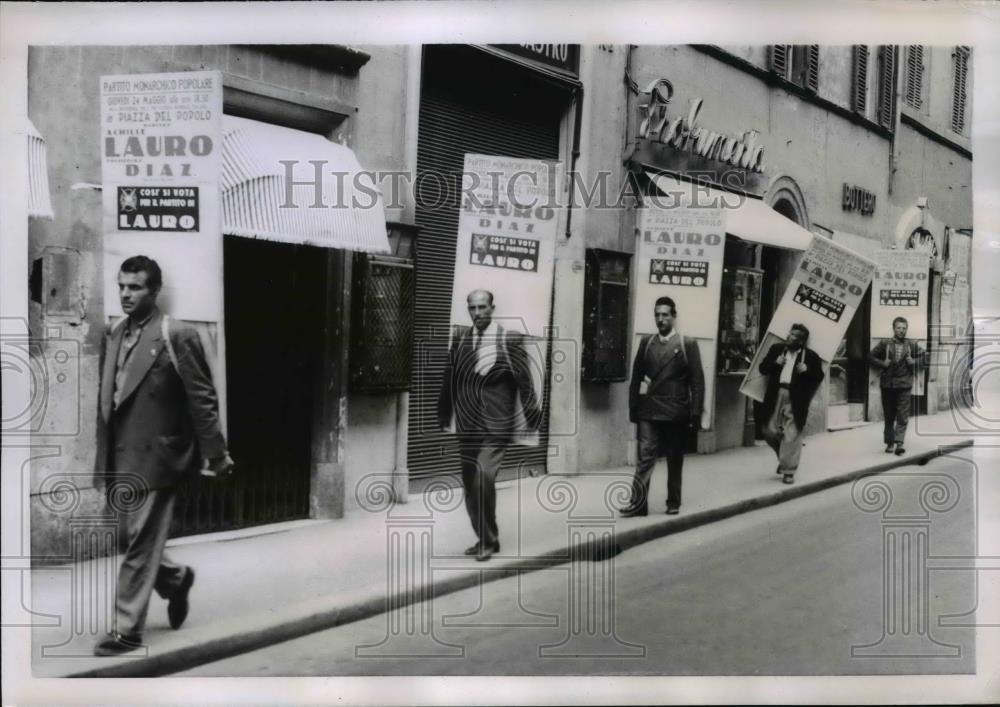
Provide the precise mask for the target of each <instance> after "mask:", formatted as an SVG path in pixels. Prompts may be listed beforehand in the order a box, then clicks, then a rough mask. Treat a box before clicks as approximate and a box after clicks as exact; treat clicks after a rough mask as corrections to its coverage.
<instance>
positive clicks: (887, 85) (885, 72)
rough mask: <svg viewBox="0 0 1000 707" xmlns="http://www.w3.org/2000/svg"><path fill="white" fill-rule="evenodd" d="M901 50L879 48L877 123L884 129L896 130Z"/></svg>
mask: <svg viewBox="0 0 1000 707" xmlns="http://www.w3.org/2000/svg"><path fill="white" fill-rule="evenodd" d="M898 56H899V48H898V47H896V46H893V45H885V46H881V47H879V48H878V60H877V62H876V64H877V66H876V72H877V76H878V95H877V104H876V108H875V121H876V122H877V123H878V124H879V125H881V126H882V127H883V128H888V129H889V130H895V128H896V64H897V57H898Z"/></svg>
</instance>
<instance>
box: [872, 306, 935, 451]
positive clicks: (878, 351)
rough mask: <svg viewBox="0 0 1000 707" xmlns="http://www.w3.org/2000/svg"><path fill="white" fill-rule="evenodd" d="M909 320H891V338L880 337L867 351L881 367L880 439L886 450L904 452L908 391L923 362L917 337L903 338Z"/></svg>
mask: <svg viewBox="0 0 1000 707" xmlns="http://www.w3.org/2000/svg"><path fill="white" fill-rule="evenodd" d="M908 328H909V323H908V322H907V321H906V318H905V317H896V318H895V319H893V320H892V332H893V334H894V336H893V337H892V338H891V339H883V340H882V341H880V342H878V344H876V345H875V348H874V349H872V350H871V352H870V353H869V354H868V362H869V363H870V364H871V365H872V366H874V367H875V368H877V369H878V370H880V371H882V373H881V376H880V380H879V384H880V387H881V389H882V412H883V413H884V415H885V428H884V430H883V432H882V439H883V441H884V442H885V451H886V452H887V453H889V452H892V451H893V444H895V447H896V449H895V451H896V454H897V455H902V454H905V453H906V450H905V449H904V448H903V440H904V438H905V437H906V425H907V423H908V422H909V421H910V391H911V389H912V388H913V376H914V371H915V369H916V367H917V365H918V362H922V361H923V358H924V355H925V354H924V351H923V350H922V349H921V348H920V345H919V344H917V342H916V341H912V340H910V339H907V338H906V331H907V329H908Z"/></svg>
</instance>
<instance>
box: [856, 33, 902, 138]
mask: <svg viewBox="0 0 1000 707" xmlns="http://www.w3.org/2000/svg"><path fill="white" fill-rule="evenodd" d="M851 70H852V76H851V80H852V84H851V110H853V111H854V112H855V113H860V114H861V115H863V116H865V117H866V118H868V119H869V120H874V121H875V122H876V123H878V124H879V125H881V126H882V127H883V128H888V129H889V130H893V129H894V128H895V123H896V98H895V90H896V47H893V46H883V47H876V48H875V50H874V52H873V51H872V48H871V47H869V46H868V45H867V44H855V45H854V46H853V47H852V61H851Z"/></svg>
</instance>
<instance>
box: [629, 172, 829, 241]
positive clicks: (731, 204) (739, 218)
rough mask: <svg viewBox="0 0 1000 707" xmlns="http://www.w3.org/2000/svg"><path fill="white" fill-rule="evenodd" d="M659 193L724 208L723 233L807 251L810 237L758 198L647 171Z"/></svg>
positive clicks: (806, 232) (811, 235)
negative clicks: (688, 196)
mask: <svg viewBox="0 0 1000 707" xmlns="http://www.w3.org/2000/svg"><path fill="white" fill-rule="evenodd" d="M646 174H647V175H648V176H649V178H650V180H651V181H652V182H653V184H655V185H656V188H657V189H658V190H659V191H660V193H661V194H664V195H669V194H680V195H685V194H690V195H691V197H690V198H692V199H693V198H694V194H695V193H696V192H697V194H698V196H699V198H704V199H706V201H708V202H711V203H718V204H722V205H724V206H725V207H726V208H725V214H726V233H730V234H732V235H734V236H736V237H737V238H742V239H743V240H746V241H753V242H754V243H761V244H763V245H766V246H773V247H776V248H785V249H787V250H806V249H808V248H809V246H810V245H811V244H812V238H813V234H812V233H810V232H809V231H807V230H806V229H804V228H802V226H800V225H798V224H797V223H795V222H794V221H792V220H791V219H790V218H786V217H785V216H782V215H781V214H779V213H778V212H777V211H775V210H774V209H772V208H771V207H770V206H768V205H767V204H765V203H764V202H762V201H761V200H760V199H755V198H752V197H736V196H734V195H733V194H730V193H728V192H723V191H721V190H719V189H715V188H713V187H708V186H705V185H698V186H697V187H695V186H694V185H692V184H691V182H687V181H682V180H680V179H678V178H676V177H674V176H671V175H669V174H659V173H656V172H648V171H647V172H646Z"/></svg>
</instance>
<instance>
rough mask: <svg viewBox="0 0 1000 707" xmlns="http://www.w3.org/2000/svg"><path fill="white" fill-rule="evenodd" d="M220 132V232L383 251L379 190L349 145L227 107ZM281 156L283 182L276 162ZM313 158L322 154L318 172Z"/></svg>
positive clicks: (385, 248) (385, 239)
mask: <svg viewBox="0 0 1000 707" xmlns="http://www.w3.org/2000/svg"><path fill="white" fill-rule="evenodd" d="M223 132H224V134H225V142H224V146H223V151H222V184H221V187H222V223H223V232H224V233H226V234H229V235H233V236H243V237H246V238H261V239H264V240H269V241H278V242H281V243H296V244H305V245H314V246H324V247H329V248H343V249H345V250H354V251H362V252H369V253H388V252H389V240H388V237H387V235H386V224H385V208H384V205H383V203H382V195H381V192H380V191H379V190H378V188H377V186H376V184H375V180H374V179H373V178H372V176H371V175H370V174H367V173H365V172H364V171H363V170H362V168H361V165H360V164H359V163H358V160H357V158H356V157H355V155H354V153H353V152H352V151H351V150H350V149H349V148H347V147H344V146H343V145H338V144H336V143H334V142H330V141H329V140H326V139H325V138H323V137H322V136H320V135H316V134H313V133H306V132H302V131H300V130H292V129H291V128H282V127H278V126H276V125H270V124H268V123H260V122H257V121H254V120H246V119H244V118H237V117H234V116H229V115H227V116H224V119H223ZM289 161H291V162H293V163H294V164H293V165H292V171H291V179H292V182H293V183H292V184H291V185H288V184H286V166H285V164H283V163H284V162H289ZM317 161H321V162H323V164H322V165H321V166H320V168H319V175H318V176H317V171H316V167H315V166H314V164H313V163H314V162H317ZM303 182H305V184H303ZM317 184H318V185H319V192H318V193H319V196H320V198H319V199H318V200H317V186H316V185H317ZM289 197H290V199H289Z"/></svg>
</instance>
